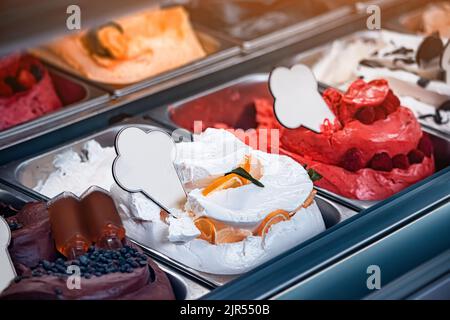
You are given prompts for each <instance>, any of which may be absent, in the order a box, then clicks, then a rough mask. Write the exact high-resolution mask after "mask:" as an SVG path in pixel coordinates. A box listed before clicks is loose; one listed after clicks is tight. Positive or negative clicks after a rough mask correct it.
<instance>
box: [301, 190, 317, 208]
mask: <svg viewBox="0 0 450 320" xmlns="http://www.w3.org/2000/svg"><path fill="white" fill-rule="evenodd" d="M316 193H317V191H316V190H314V189H313V190H312V191H311V193H310V194H309V196H308V198H306V200H305V202H303V205H302V207H303V208H305V209H306V208H308V207H309V206H310V205H312V204H313V202H314V197H315V196H316Z"/></svg>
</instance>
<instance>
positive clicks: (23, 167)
mask: <svg viewBox="0 0 450 320" xmlns="http://www.w3.org/2000/svg"><path fill="white" fill-rule="evenodd" d="M123 127H124V125H116V126H114V127H111V128H109V129H107V130H104V131H102V132H99V133H96V134H93V135H90V136H88V137H85V138H82V139H80V140H77V141H74V142H71V143H68V144H66V145H64V146H61V147H59V148H56V149H54V150H51V151H49V152H46V153H43V154H41V155H38V156H35V157H32V158H29V159H23V160H19V161H15V162H13V163H10V164H8V165H6V166H3V167H1V168H0V178H2V179H3V180H5V181H7V182H8V183H10V184H13V185H16V186H18V187H20V188H22V189H23V190H25V191H27V192H29V193H31V194H36V195H37V196H41V197H42V195H39V194H37V193H36V192H35V191H33V190H32V189H33V188H34V187H35V186H36V184H37V182H38V181H39V180H41V179H45V178H46V177H47V176H48V175H49V174H50V173H51V172H52V171H53V159H54V158H55V156H56V155H57V154H59V153H61V152H63V151H64V150H67V149H72V150H75V151H77V152H81V148H82V146H83V144H84V143H85V142H87V141H89V140H92V139H94V140H96V141H97V142H98V143H100V144H101V145H102V146H103V147H106V146H113V144H114V140H115V136H116V134H117V133H118V132H119V130H120V129H122V128H123ZM141 127H142V128H143V129H147V130H150V129H153V128H155V126H152V125H142V124H141ZM317 203H318V205H319V207H320V209H321V211H322V215H323V218H324V221H325V224H326V226H327V228H330V227H332V226H334V225H336V224H338V223H339V222H340V221H342V220H345V219H347V218H349V217H351V216H353V215H354V214H356V211H353V210H351V209H349V208H347V207H345V206H341V205H340V204H338V203H333V202H331V201H330V200H327V199H325V198H323V197H321V196H318V197H317ZM124 224H125V227H126V229H127V234H128V236H129V237H130V239H132V240H133V241H135V242H136V243H138V244H139V245H141V246H142V247H143V248H145V249H146V250H147V251H148V252H149V253H150V254H151V255H152V256H154V257H155V258H157V259H158V260H160V261H163V263H166V264H168V265H170V266H171V267H174V268H176V269H178V270H180V271H181V272H183V273H185V274H188V275H189V276H190V277H191V278H193V279H197V281H200V282H201V283H203V284H204V285H205V286H208V287H216V286H220V285H223V284H225V283H227V282H229V281H231V280H233V279H235V278H236V277H235V276H218V275H211V274H206V273H203V272H198V271H196V270H193V269H191V268H188V267H187V266H184V265H183V264H181V263H179V262H177V261H176V260H174V259H171V258H169V257H167V256H166V255H164V254H161V253H159V252H158V250H157V248H150V247H148V246H146V240H145V239H146V234H145V233H142V232H139V230H142V229H137V228H135V224H133V223H130V222H129V221H124Z"/></svg>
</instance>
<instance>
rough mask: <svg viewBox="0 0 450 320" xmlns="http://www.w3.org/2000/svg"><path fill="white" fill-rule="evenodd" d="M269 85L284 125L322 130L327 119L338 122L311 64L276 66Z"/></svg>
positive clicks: (278, 114) (277, 114)
mask: <svg viewBox="0 0 450 320" xmlns="http://www.w3.org/2000/svg"><path fill="white" fill-rule="evenodd" d="M269 86H270V91H271V93H272V95H273V97H274V99H275V103H274V111H275V116H276V117H277V119H278V121H279V122H280V123H281V124H282V125H283V126H284V127H286V128H289V129H296V128H298V127H300V126H304V127H307V128H308V129H311V130H313V131H315V132H320V130H321V126H322V125H323V123H324V121H325V119H328V120H329V121H330V122H331V123H334V120H335V115H334V114H333V112H332V111H331V110H330V109H329V108H328V105H327V104H326V103H325V101H324V100H323V99H322V96H321V95H320V93H319V92H318V86H317V81H316V79H315V78H314V75H313V73H312V71H311V69H309V68H308V67H307V66H305V65H301V64H298V65H295V66H293V67H292V68H291V69H288V68H283V67H279V68H276V69H275V70H273V71H272V73H271V74H270V78H269Z"/></svg>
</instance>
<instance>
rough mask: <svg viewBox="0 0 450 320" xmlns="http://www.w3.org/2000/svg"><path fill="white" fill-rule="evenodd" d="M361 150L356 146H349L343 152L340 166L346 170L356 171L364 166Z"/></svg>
mask: <svg viewBox="0 0 450 320" xmlns="http://www.w3.org/2000/svg"><path fill="white" fill-rule="evenodd" d="M362 159H363V157H362V152H361V151H360V150H359V149H358V148H351V149H348V150H347V152H345V154H344V157H343V159H342V167H343V168H344V169H346V170H348V171H351V172H356V171H358V170H359V169H362V168H364V163H363V160H362Z"/></svg>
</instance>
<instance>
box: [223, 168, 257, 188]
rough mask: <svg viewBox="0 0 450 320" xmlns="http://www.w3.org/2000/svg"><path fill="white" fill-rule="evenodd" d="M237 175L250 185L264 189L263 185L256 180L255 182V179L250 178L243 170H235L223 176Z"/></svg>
mask: <svg viewBox="0 0 450 320" xmlns="http://www.w3.org/2000/svg"><path fill="white" fill-rule="evenodd" d="M233 173H234V174H237V175H238V176H241V177H242V178H244V179H247V180H249V181H250V182H251V183H253V184H254V185H257V186H258V187H261V188H264V185H263V184H262V183H261V182H259V181H258V180H256V179H255V178H253V177H252V175H251V174H250V173H248V172H247V171H246V170H245V169H244V168H241V167H239V168H236V169H234V170H232V171H230V172H228V173H225V175H226V176H227V175H229V174H233Z"/></svg>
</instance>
